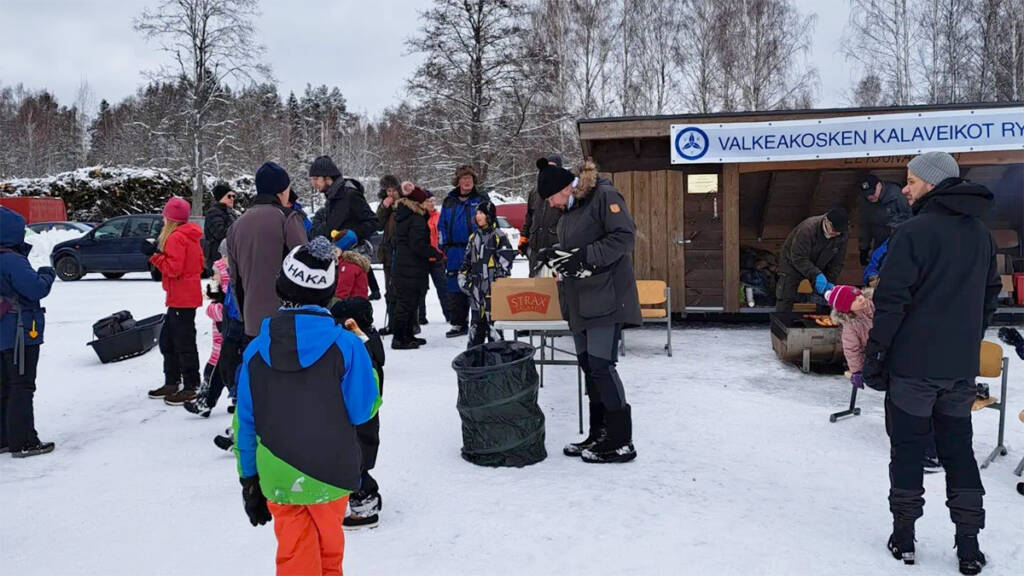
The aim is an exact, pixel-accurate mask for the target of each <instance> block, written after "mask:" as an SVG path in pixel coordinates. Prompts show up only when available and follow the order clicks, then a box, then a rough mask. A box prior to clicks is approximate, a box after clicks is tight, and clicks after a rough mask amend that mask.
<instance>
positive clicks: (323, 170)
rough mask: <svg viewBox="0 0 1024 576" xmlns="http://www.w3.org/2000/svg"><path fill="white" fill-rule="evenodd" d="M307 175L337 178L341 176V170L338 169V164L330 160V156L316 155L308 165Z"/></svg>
mask: <svg viewBox="0 0 1024 576" xmlns="http://www.w3.org/2000/svg"><path fill="white" fill-rule="evenodd" d="M309 175H310V177H312V176H323V177H324V178H334V179H335V180H337V179H338V178H341V170H339V169H338V165H337V164H335V163H334V160H331V157H330V156H317V157H316V158H315V159H314V160H313V163H312V164H310V165H309Z"/></svg>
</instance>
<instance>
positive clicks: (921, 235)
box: [868, 178, 1001, 380]
mask: <svg viewBox="0 0 1024 576" xmlns="http://www.w3.org/2000/svg"><path fill="white" fill-rule="evenodd" d="M991 205H992V193H991V192H989V190H988V189H987V188H985V187H984V186H981V185H979V184H974V183H972V182H968V181H966V180H961V179H959V178H950V179H948V180H945V181H943V182H941V183H940V184H939V185H938V186H937V187H936V188H935V189H934V190H932V191H931V192H929V193H928V194H927V195H925V196H924V197H923V198H921V200H919V201H918V202H917V203H916V204H915V206H914V213H915V216H914V217H913V218H911V219H910V220H908V221H907V222H906V223H904V224H903V225H902V226H900V227H899V228H897V229H896V232H895V233H894V234H893V235H892V238H890V240H889V250H888V253H887V255H886V258H885V263H884V264H883V265H882V270H881V274H880V276H879V278H880V280H879V283H878V287H877V288H876V289H875V297H874V301H875V324H874V327H873V328H872V329H871V335H870V337H869V342H868V351H869V353H870V352H871V351H873V350H875V351H877V350H882V351H884V352H885V354H884V357H885V359H886V361H885V364H886V366H887V368H888V370H889V372H890V373H891V374H893V375H896V376H900V377H904V378H935V379H950V380H952V379H962V378H974V377H976V376H977V375H978V357H979V355H978V350H979V349H980V347H981V340H982V337H983V336H984V331H985V328H986V327H987V326H988V323H989V321H990V320H991V318H992V314H993V313H995V310H996V302H997V300H996V299H997V297H998V295H999V290H1000V288H1001V283H1000V279H999V273H998V269H997V268H996V256H995V254H996V246H995V242H994V241H993V239H992V234H991V233H990V232H989V230H988V228H986V227H985V224H984V223H982V221H981V217H982V216H984V215H985V214H986V213H987V212H988V211H989V209H990V207H991Z"/></svg>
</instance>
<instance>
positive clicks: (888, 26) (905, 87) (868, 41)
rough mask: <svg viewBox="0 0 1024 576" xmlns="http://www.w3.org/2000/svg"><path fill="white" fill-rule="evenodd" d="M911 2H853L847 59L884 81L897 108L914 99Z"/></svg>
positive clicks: (847, 38)
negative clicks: (911, 73)
mask: <svg viewBox="0 0 1024 576" xmlns="http://www.w3.org/2000/svg"><path fill="white" fill-rule="evenodd" d="M913 28H914V27H913V25H912V22H911V12H910V10H909V7H908V0H850V24H849V27H848V29H847V37H846V38H845V39H844V42H843V45H844V47H845V48H844V51H845V53H846V57H847V59H849V60H852V61H854V62H856V63H857V64H859V65H860V66H861V67H862V69H863V70H865V71H872V72H873V73H875V74H877V75H878V77H879V78H880V79H881V81H882V84H883V85H884V87H885V90H886V92H887V93H889V94H891V96H892V97H891V98H887V100H891V101H892V103H893V104H896V105H901V106H902V105H906V104H910V103H912V102H913V100H914V95H913V93H912V87H913V82H912V79H911V77H910V61H911V58H912V54H911V44H912V43H913V41H914V40H915V36H914V33H913Z"/></svg>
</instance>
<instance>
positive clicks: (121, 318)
mask: <svg viewBox="0 0 1024 576" xmlns="http://www.w3.org/2000/svg"><path fill="white" fill-rule="evenodd" d="M132 328H135V319H134V318H132V313H131V312H129V311H127V310H121V311H120V312H114V313H113V314H111V315H110V316H107V317H106V318H100V319H99V320H97V321H96V323H95V324H93V325H92V334H93V336H95V337H96V338H97V339H103V338H109V337H111V336H113V335H114V334H120V333H121V332H124V331H126V330H131V329H132Z"/></svg>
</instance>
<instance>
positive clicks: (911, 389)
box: [886, 375, 985, 535]
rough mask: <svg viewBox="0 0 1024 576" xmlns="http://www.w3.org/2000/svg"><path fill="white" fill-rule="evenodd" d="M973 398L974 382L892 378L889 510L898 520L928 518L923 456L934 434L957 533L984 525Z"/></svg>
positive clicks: (888, 400)
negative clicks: (973, 420)
mask: <svg viewBox="0 0 1024 576" xmlns="http://www.w3.org/2000/svg"><path fill="white" fill-rule="evenodd" d="M974 396H975V386H974V383H973V382H972V381H971V380H928V379H913V378H902V377H898V376H895V375H893V376H891V377H890V383H889V393H888V394H887V396H886V409H887V410H888V415H889V419H890V426H891V432H890V436H889V441H890V446H891V449H890V462H889V482H890V489H889V510H890V511H891V512H892V515H893V520H894V521H895V522H897V523H913V522H914V521H915V520H917V519H918V518H920V517H921V516H922V515H923V514H924V484H923V477H924V469H923V466H922V457H923V455H924V453H925V450H926V447H927V445H928V443H929V439H930V437H931V436H932V435H933V434H934V437H935V447H936V450H937V452H938V456H939V460H940V461H941V462H942V466H943V468H944V469H945V471H946V506H947V507H948V508H949V516H950V518H951V519H952V520H953V523H954V524H955V525H956V531H957V533H958V534H968V535H970V534H977V533H978V531H980V530H981V529H982V528H984V527H985V509H984V506H983V502H982V497H983V496H984V494H985V488H984V486H982V483H981V475H980V474H979V472H978V463H977V461H975V459H974V447H973V444H972V442H973V438H974V430H973V428H972V426H971V404H972V403H973V402H974Z"/></svg>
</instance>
